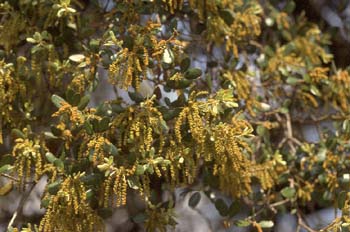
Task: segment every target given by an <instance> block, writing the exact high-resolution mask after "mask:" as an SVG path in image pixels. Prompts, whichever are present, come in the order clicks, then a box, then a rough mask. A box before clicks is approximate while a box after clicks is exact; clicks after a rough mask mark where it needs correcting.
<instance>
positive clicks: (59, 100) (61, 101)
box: [51, 94, 67, 108]
mask: <svg viewBox="0 0 350 232" xmlns="http://www.w3.org/2000/svg"><path fill="white" fill-rule="evenodd" d="M51 101H52V102H53V104H54V105H55V106H56V107H57V108H60V107H61V106H62V105H63V104H64V103H67V102H66V101H65V100H64V99H63V98H61V97H60V96H58V95H56V94H53V95H52V96H51Z"/></svg>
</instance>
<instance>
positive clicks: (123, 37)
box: [0, 0, 350, 231]
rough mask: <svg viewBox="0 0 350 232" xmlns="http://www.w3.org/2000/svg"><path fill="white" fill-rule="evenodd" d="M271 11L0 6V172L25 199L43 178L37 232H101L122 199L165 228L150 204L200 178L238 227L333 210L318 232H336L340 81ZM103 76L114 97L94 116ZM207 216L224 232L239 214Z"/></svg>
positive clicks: (343, 203)
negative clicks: (313, 131)
mask: <svg viewBox="0 0 350 232" xmlns="http://www.w3.org/2000/svg"><path fill="white" fill-rule="evenodd" d="M275 2H276V1H272V0H271V1H265V3H264V4H260V3H259V2H258V1H256V0H249V1H248V0H233V1H232V0H221V1H217V0H207V1H200V0H189V1H184V0H147V1H138V0H135V1H130V0H129V1H126V0H116V1H115V3H116V4H114V5H113V7H112V8H111V9H108V10H106V9H103V7H101V6H99V5H98V4H97V2H94V1H90V2H89V1H79V0H36V1H27V0H19V1H13V0H9V1H5V2H3V3H0V28H1V30H0V48H1V50H0V109H1V115H0V132H1V133H0V142H1V144H2V146H1V160H0V162H1V163H0V165H1V166H0V174H1V175H4V176H11V177H12V178H11V180H12V181H14V182H15V183H14V184H15V187H16V188H17V189H19V190H22V191H23V190H24V189H28V186H29V185H33V184H35V183H36V182H37V181H38V180H39V179H40V177H41V176H43V175H47V176H48V177H49V179H48V185H47V188H46V191H45V195H44V197H43V201H42V206H43V207H45V208H46V213H45V215H44V217H43V218H42V219H41V222H40V224H39V225H37V226H35V228H36V229H35V230H38V231H96V230H103V223H102V218H103V217H104V216H105V215H108V214H109V212H110V211H111V210H112V209H114V208H115V207H120V206H123V205H127V204H128V201H127V196H128V194H129V193H130V191H131V190H132V191H136V192H137V193H138V194H139V196H141V197H142V199H143V200H144V202H145V204H146V209H145V210H144V212H143V213H144V216H145V219H144V220H143V221H142V222H144V223H145V226H146V229H147V230H148V231H156V230H159V231H165V228H166V225H167V224H170V225H174V224H175V223H174V219H173V217H174V215H173V212H172V210H171V207H170V209H169V208H167V207H164V205H163V204H161V199H160V197H159V196H158V197H157V194H159V191H161V190H162V189H165V188H168V189H170V190H173V189H174V188H175V187H177V186H181V185H186V186H195V185H196V183H197V180H198V179H201V180H202V181H203V185H204V186H205V187H208V186H209V187H211V188H213V189H215V188H217V189H219V190H220V191H222V192H224V193H226V194H228V195H229V196H230V197H232V198H234V199H235V201H234V203H235V204H238V202H240V201H241V202H243V201H244V202H245V203H246V204H248V206H249V209H250V211H251V214H250V215H249V216H248V217H247V218H246V220H245V221H237V222H235V223H236V224H237V225H241V226H242V225H251V226H253V227H255V228H256V229H257V230H258V231H261V228H262V227H271V226H272V225H273V224H271V223H272V222H271V221H269V220H273V216H274V213H276V212H277V211H278V210H279V211H284V210H286V209H287V210H289V211H291V212H296V213H297V215H298V216H300V218H301V214H302V212H305V211H304V209H306V208H316V207H319V206H327V205H334V204H338V206H339V208H340V209H342V212H343V215H342V217H341V218H337V219H336V220H335V221H334V222H333V223H332V224H331V225H330V226H329V228H328V229H330V228H331V227H332V228H334V229H335V230H337V228H340V227H344V228H345V227H348V225H349V223H350V218H349V212H348V209H349V207H350V204H349V202H350V197H349V193H348V191H349V181H350V178H349V173H348V170H349V168H350V167H349V166H350V162H349V156H348V149H349V147H348V142H347V141H348V139H349V136H350V115H349V109H350V107H349V105H350V91H349V90H350V84H349V83H350V75H349V72H348V70H339V69H337V68H336V66H335V64H334V62H332V55H331V54H330V53H329V51H328V46H329V45H330V37H329V36H328V35H327V34H325V33H321V29H320V28H319V27H318V26H317V25H316V24H313V23H311V22H309V21H308V20H307V18H306V17H305V15H304V14H303V13H301V14H299V13H294V14H293V11H294V7H295V4H294V2H293V1H292V0H288V1H283V2H282V3H281V4H279V5H277V4H275ZM195 48H200V50H201V52H202V53H204V54H205V58H206V59H207V62H206V63H205V64H204V68H203V65H202V67H199V66H195V64H196V63H198V62H196V60H197V59H198V56H199V55H198V54H196V52H195ZM254 56H256V59H251V58H252V57H254ZM102 69H104V70H108V79H109V81H110V84H111V85H113V86H114V87H115V89H116V94H117V97H116V98H115V99H113V100H110V101H105V102H100V103H99V104H98V105H97V106H93V105H91V104H89V101H90V98H91V95H93V94H94V91H95V89H96V88H97V86H98V85H99V84H100V81H101V78H103V77H100V76H99V74H100V73H101V70H102ZM145 86H148V88H150V89H151V91H148V92H150V93H148V92H147V93H145ZM125 92H127V93H128V96H129V98H130V100H126V99H127V98H125V96H124V98H123V97H122V96H123V93H125ZM166 94H173V95H175V96H176V99H175V100H173V101H172V100H170V99H169V98H168V97H167V95H166ZM124 95H125V94H124ZM330 112H331V113H330ZM327 121H328V122H329V121H334V122H335V123H334V126H332V129H331V130H325V129H324V128H321V126H320V125H322V122H327ZM305 125H315V126H316V127H317V128H318V133H319V141H317V142H315V141H308V139H307V138H305V137H304V136H303V133H302V129H301V128H302V127H303V126H305ZM253 186H257V187H258V188H259V191H253V188H252V187H253ZM203 188H204V187H203ZM6 189H7V190H6ZM11 189H12V188H9V185H5V186H2V187H1V188H0V192H1V193H2V195H5V194H6V193H8V192H9V191H11ZM5 190H6V191H5ZM215 205H216V206H217V208H218V210H219V211H220V213H222V215H225V216H226V217H227V221H229V220H230V218H231V217H232V216H234V214H235V213H237V207H235V205H231V206H227V205H225V203H224V202H216V204H215ZM223 211H225V212H223ZM28 228H33V230H34V227H31V226H29V227H28ZM28 228H24V229H23V231H29V230H30V229H28ZM14 230H17V229H16V228H15V229H14Z"/></svg>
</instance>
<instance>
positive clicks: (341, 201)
mask: <svg viewBox="0 0 350 232" xmlns="http://www.w3.org/2000/svg"><path fill="white" fill-rule="evenodd" d="M346 196H347V192H346V191H341V192H340V193H339V195H338V208H339V209H343V208H344V205H345V201H346Z"/></svg>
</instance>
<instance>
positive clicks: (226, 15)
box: [219, 9, 235, 26]
mask: <svg viewBox="0 0 350 232" xmlns="http://www.w3.org/2000/svg"><path fill="white" fill-rule="evenodd" d="M219 15H220V17H221V18H222V19H223V20H224V21H225V23H226V24H227V25H229V26H230V25H231V24H232V23H233V21H234V19H235V17H234V12H233V11H231V10H229V9H224V10H220V11H219Z"/></svg>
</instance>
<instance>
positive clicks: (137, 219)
mask: <svg viewBox="0 0 350 232" xmlns="http://www.w3.org/2000/svg"><path fill="white" fill-rule="evenodd" d="M146 219H147V215H146V214H145V213H138V214H136V215H135V216H133V217H132V218H131V220H132V221H133V222H135V223H143V222H145V221H146Z"/></svg>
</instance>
